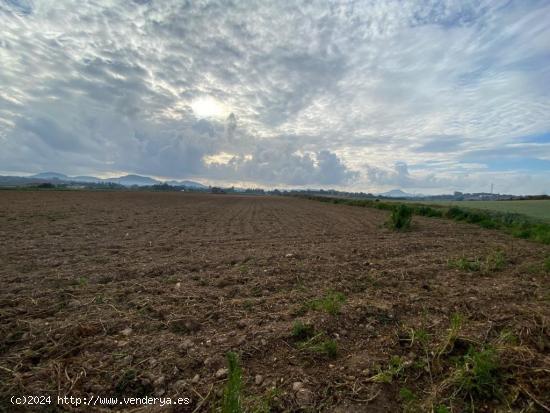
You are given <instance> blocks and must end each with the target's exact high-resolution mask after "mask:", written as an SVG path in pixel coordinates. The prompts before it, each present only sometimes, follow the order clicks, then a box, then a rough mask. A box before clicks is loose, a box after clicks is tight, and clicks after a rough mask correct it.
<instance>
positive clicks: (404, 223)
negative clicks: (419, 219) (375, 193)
mask: <svg viewBox="0 0 550 413" xmlns="http://www.w3.org/2000/svg"><path fill="white" fill-rule="evenodd" d="M412 214H413V209H412V208H411V207H409V206H407V205H404V204H400V205H398V206H397V207H395V208H394V209H393V210H392V213H391V215H390V220H389V226H390V228H392V229H394V230H396V231H404V230H406V229H408V228H410V226H411V221H412Z"/></svg>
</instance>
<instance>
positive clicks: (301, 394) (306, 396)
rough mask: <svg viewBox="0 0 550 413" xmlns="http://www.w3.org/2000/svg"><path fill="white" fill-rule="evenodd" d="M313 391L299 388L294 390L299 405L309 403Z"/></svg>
mask: <svg viewBox="0 0 550 413" xmlns="http://www.w3.org/2000/svg"><path fill="white" fill-rule="evenodd" d="M312 400H313V393H312V392H311V391H309V390H307V389H301V390H299V391H298V392H296V401H297V402H298V404H299V405H300V406H304V405H308V404H311V401H312Z"/></svg>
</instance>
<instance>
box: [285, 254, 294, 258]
mask: <svg viewBox="0 0 550 413" xmlns="http://www.w3.org/2000/svg"><path fill="white" fill-rule="evenodd" d="M285 257H286V258H292V257H294V254H291V253H289V254H286V255H285Z"/></svg>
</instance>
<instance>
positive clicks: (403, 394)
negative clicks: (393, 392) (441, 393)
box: [399, 387, 416, 402]
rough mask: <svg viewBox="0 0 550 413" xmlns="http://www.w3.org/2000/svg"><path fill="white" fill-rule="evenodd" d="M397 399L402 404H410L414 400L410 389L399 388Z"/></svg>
mask: <svg viewBox="0 0 550 413" xmlns="http://www.w3.org/2000/svg"><path fill="white" fill-rule="evenodd" d="M399 398H400V399H401V400H403V401H404V402H412V401H414V400H415V399H416V396H415V394H414V393H413V391H412V390H411V389H408V388H407V387H401V388H400V389H399Z"/></svg>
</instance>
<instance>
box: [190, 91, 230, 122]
mask: <svg viewBox="0 0 550 413" xmlns="http://www.w3.org/2000/svg"><path fill="white" fill-rule="evenodd" d="M191 109H193V113H194V114H195V116H196V117H198V118H214V119H224V118H226V117H227V116H228V115H229V110H228V108H227V107H226V106H225V105H224V104H223V103H222V102H220V101H219V100H216V99H214V98H213V97H211V96H202V97H200V98H198V99H195V100H193V102H191Z"/></svg>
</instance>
